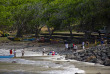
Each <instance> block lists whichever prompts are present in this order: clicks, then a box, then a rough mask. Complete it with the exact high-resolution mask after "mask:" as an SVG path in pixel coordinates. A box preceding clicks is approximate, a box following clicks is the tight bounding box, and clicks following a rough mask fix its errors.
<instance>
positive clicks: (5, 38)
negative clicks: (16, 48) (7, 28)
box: [0, 37, 10, 42]
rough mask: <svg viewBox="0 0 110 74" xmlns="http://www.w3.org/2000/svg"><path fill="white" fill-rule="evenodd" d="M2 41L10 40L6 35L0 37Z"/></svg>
mask: <svg viewBox="0 0 110 74" xmlns="http://www.w3.org/2000/svg"><path fill="white" fill-rule="evenodd" d="M3 41H10V40H9V39H8V38H7V37H0V42H3Z"/></svg>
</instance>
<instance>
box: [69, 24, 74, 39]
mask: <svg viewBox="0 0 110 74" xmlns="http://www.w3.org/2000/svg"><path fill="white" fill-rule="evenodd" d="M69 31H70V38H71V39H73V34H72V27H71V26H70V25H69Z"/></svg>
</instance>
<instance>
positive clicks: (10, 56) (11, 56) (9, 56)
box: [0, 55, 14, 58]
mask: <svg viewBox="0 0 110 74" xmlns="http://www.w3.org/2000/svg"><path fill="white" fill-rule="evenodd" d="M13 57H14V55H0V58H13Z"/></svg>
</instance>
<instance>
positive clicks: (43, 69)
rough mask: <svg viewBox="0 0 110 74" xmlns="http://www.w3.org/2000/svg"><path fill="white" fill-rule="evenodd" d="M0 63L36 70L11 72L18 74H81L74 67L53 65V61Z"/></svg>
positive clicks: (20, 60) (23, 60) (3, 60)
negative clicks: (24, 66)
mask: <svg viewBox="0 0 110 74" xmlns="http://www.w3.org/2000/svg"><path fill="white" fill-rule="evenodd" d="M0 61H1V62H8V63H12V62H13V61H16V63H17V64H22V65H31V66H30V67H33V66H34V67H35V66H36V70H35V69H32V70H31V71H28V70H27V69H28V68H26V69H25V70H22V69H16V70H12V71H11V73H13V72H19V74H25V72H28V73H41V74H45V73H46V74H75V73H83V74H84V71H83V70H80V69H78V68H75V66H74V65H70V64H69V63H68V62H67V63H55V62H53V61H45V60H43V61H39V60H36V61H33V60H25V59H0Z"/></svg>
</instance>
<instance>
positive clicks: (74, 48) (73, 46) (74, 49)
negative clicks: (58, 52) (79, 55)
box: [65, 42, 78, 52]
mask: <svg viewBox="0 0 110 74" xmlns="http://www.w3.org/2000/svg"><path fill="white" fill-rule="evenodd" d="M69 48H72V49H73V51H74V52H76V51H77V49H78V46H77V45H76V44H74V43H73V44H72V45H71V47H69V44H68V43H67V42H65V50H68V49H69Z"/></svg>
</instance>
